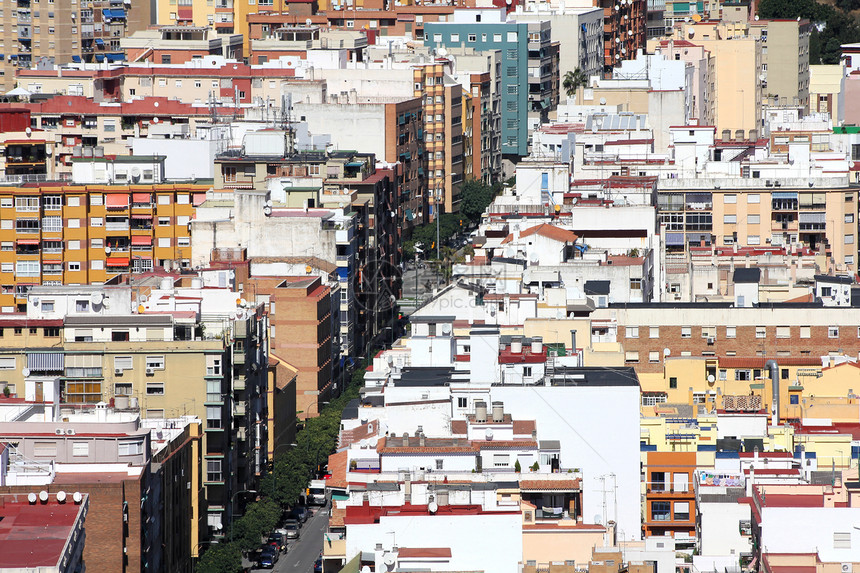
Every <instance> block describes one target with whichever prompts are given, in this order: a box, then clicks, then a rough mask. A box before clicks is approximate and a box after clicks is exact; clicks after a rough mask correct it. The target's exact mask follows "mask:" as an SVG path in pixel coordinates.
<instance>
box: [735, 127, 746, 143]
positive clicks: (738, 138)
mask: <svg viewBox="0 0 860 573" xmlns="http://www.w3.org/2000/svg"><path fill="white" fill-rule="evenodd" d="M735 140H736V141H743V140H744V130H742V129H736V130H735Z"/></svg>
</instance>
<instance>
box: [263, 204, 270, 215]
mask: <svg viewBox="0 0 860 573" xmlns="http://www.w3.org/2000/svg"><path fill="white" fill-rule="evenodd" d="M271 214H272V208H271V207H270V206H269V205H266V206H265V207H263V215H265V216H266V217H268V216H270V215H271Z"/></svg>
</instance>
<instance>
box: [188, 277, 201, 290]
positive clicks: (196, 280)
mask: <svg viewBox="0 0 860 573" xmlns="http://www.w3.org/2000/svg"><path fill="white" fill-rule="evenodd" d="M191 288H197V289H200V288H203V279H201V278H200V277H194V278H193V279H191Z"/></svg>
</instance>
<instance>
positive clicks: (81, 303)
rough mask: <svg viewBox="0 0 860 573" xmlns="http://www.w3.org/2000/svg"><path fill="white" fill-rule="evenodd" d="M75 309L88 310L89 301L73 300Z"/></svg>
mask: <svg viewBox="0 0 860 573" xmlns="http://www.w3.org/2000/svg"><path fill="white" fill-rule="evenodd" d="M75 311H76V312H89V311H90V301H88V300H76V301H75Z"/></svg>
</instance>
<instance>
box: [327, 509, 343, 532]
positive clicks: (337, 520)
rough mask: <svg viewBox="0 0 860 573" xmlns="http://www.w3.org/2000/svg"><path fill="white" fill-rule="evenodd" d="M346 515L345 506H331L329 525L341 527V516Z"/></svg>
mask: <svg viewBox="0 0 860 573" xmlns="http://www.w3.org/2000/svg"><path fill="white" fill-rule="evenodd" d="M344 517H346V508H343V509H341V508H339V507H332V508H331V514H330V516H329V519H328V526H329V527H343V526H344V523H343V518H344Z"/></svg>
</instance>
